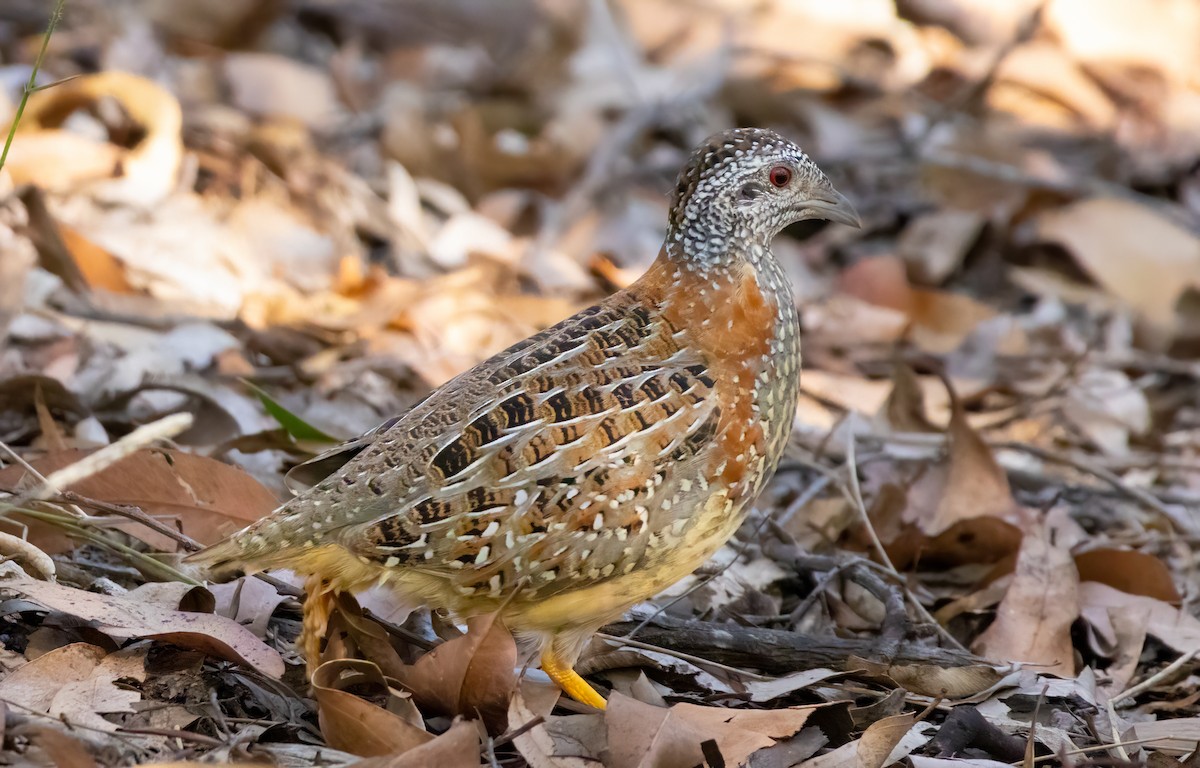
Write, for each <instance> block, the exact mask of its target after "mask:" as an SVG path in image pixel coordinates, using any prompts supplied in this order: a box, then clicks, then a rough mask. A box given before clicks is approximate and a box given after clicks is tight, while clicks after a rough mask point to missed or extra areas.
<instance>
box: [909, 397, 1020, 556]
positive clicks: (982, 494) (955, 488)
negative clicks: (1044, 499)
mask: <svg viewBox="0 0 1200 768" xmlns="http://www.w3.org/2000/svg"><path fill="white" fill-rule="evenodd" d="M946 453H947V454H948V456H949V461H948V463H946V464H944V465H941V467H944V475H942V477H941V478H938V475H941V472H939V471H935V472H932V473H930V474H929V475H927V477H929V478H931V479H930V480H929V481H927V482H932V483H935V484H939V483H940V485H941V487H940V493H939V494H936V503H935V504H936V505H935V506H934V507H933V509H932V510H929V509H925V510H922V509H919V508H914V507H910V508H909V510H908V511H907V512H906V514H905V519H906V520H908V521H910V522H915V523H917V524H918V525H919V526H921V529H922V530H924V531H925V532H926V533H927V534H930V535H935V534H939V533H942V532H943V531H946V530H947V529H949V528H950V527H951V526H952V525H954V524H955V523H958V522H960V521H963V520H969V519H972V518H976V517H994V518H997V519H1000V520H1005V519H1008V518H1010V517H1011V516H1012V514H1013V513H1014V511H1015V509H1016V503H1015V502H1014V501H1013V498H1012V491H1011V490H1010V489H1009V487H1008V476H1007V475H1006V474H1005V472H1004V469H1003V468H1002V467H1001V466H1000V464H999V463H998V462H997V461H996V457H995V456H994V455H993V454H992V449H991V448H990V447H988V444H987V443H985V442H984V441H983V438H981V437H980V436H979V433H977V432H976V431H975V430H974V429H972V428H971V425H970V424H968V423H967V419H966V416H965V415H964V414H963V411H962V407H961V405H956V406H955V407H954V408H953V410H952V412H951V415H950V426H949V429H948V430H947V431H946ZM941 467H939V468H937V469H941ZM914 493H915V491H914ZM910 500H911V499H910Z"/></svg>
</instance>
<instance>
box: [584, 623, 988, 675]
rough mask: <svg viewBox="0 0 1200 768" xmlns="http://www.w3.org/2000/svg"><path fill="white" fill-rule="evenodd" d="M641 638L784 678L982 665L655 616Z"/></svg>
mask: <svg viewBox="0 0 1200 768" xmlns="http://www.w3.org/2000/svg"><path fill="white" fill-rule="evenodd" d="M637 626H638V624H637V622H634V621H622V622H618V623H615V624H609V625H608V626H607V627H604V628H603V630H602V631H603V632H606V633H608V634H610V635H616V636H622V635H625V634H626V633H628V632H629V631H630V630H631V629H633V628H635V627H637ZM641 634H642V636H643V637H642V639H643V640H644V641H645V642H649V643H652V644H654V645H657V646H659V647H661V648H669V649H671V650H672V651H678V652H682V653H691V654H695V655H701V654H702V658H704V659H707V660H708V661H710V662H712V661H719V662H720V663H722V664H726V665H728V666H732V667H735V668H738V669H746V668H749V669H756V670H759V671H761V672H762V673H763V674H768V675H785V674H788V673H790V672H795V671H796V670H798V669H812V668H814V667H830V668H831V669H839V668H845V666H846V662H847V660H848V659H849V658H850V657H851V656H854V657H857V658H863V659H868V660H877V661H879V662H880V663H882V664H891V665H896V664H900V665H910V664H933V665H936V666H941V667H947V668H949V667H966V666H974V665H978V664H982V663H984V662H982V661H981V660H980V659H979V658H978V657H976V656H974V655H972V654H970V653H968V652H965V651H959V650H956V649H951V648H939V647H936V646H925V645H918V644H916V643H900V645H899V647H898V648H888V649H887V652H886V653H884V652H882V651H881V649H880V644H879V641H878V640H875V639H867V638H843V637H833V636H828V635H823V636H820V637H813V636H809V635H805V634H802V633H799V632H792V631H790V630H784V629H766V628H762V627H744V626H738V625H732V624H718V623H715V622H710V621H688V622H681V621H676V620H669V619H667V618H666V617H660V618H659V619H658V620H657V621H656V622H655V623H653V624H649V625H647V626H645V627H643V628H641Z"/></svg>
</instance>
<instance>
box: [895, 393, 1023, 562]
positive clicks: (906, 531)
mask: <svg viewBox="0 0 1200 768" xmlns="http://www.w3.org/2000/svg"><path fill="white" fill-rule="evenodd" d="M946 438H947V440H946V454H945V458H942V459H939V460H938V461H937V462H936V463H935V464H934V465H933V466H931V467H930V468H929V469H928V470H927V471H925V472H923V473H922V474H921V475H920V476H919V477H918V479H917V480H916V482H914V483H913V484H912V485H911V487H909V488H908V490H907V492H906V493H903V496H902V497H901V496H900V495H899V494H900V491H899V490H897V492H896V494H894V495H893V497H891V498H884V497H882V495H881V501H879V502H877V503H876V505H875V509H873V510H872V518H873V519H875V520H876V529H877V531H879V533H880V536H881V537H883V538H884V544H885V546H886V548H887V552H888V556H889V557H890V558H891V559H892V561H893V563H895V564H896V566H897V567H899V568H905V567H909V566H910V565H911V564H913V563H915V562H918V561H920V562H921V563H924V564H926V565H933V566H939V567H949V566H954V565H961V564H964V563H981V562H982V563H994V562H998V561H1001V560H1003V559H1004V558H1005V557H1008V556H1009V555H1011V554H1012V553H1014V552H1015V551H1016V549H1017V546H1018V545H1019V543H1020V541H1021V531H1020V529H1019V528H1018V527H1017V526H1016V525H1014V521H1015V520H1016V514H1017V509H1018V508H1017V504H1016V502H1015V501H1014V500H1013V496H1012V491H1011V489H1010V488H1009V484H1008V476H1007V475H1006V474H1005V472H1004V469H1003V468H1002V467H1001V466H1000V464H999V462H997V461H996V457H995V455H994V454H993V453H992V449H991V447H990V446H988V444H987V443H986V442H985V441H984V440H983V438H982V437H981V436H980V435H979V433H978V432H976V431H975V429H974V428H972V427H971V425H970V424H969V423H968V421H967V418H966V415H965V414H964V413H963V410H962V406H961V404H960V403H958V401H957V400H956V399H954V400H952V405H951V413H950V424H949V427H948V429H947V432H946ZM897 511H898V516H899V521H898V523H897V522H895V520H896V517H895V515H896V513H897Z"/></svg>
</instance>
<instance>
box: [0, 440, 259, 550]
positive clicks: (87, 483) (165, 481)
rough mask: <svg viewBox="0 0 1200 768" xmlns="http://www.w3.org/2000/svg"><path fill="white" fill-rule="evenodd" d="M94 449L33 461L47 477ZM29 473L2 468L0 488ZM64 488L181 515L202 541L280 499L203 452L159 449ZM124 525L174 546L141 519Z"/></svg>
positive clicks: (164, 515) (13, 487)
mask: <svg viewBox="0 0 1200 768" xmlns="http://www.w3.org/2000/svg"><path fill="white" fill-rule="evenodd" d="M89 453H90V451H83V450H70V451H63V452H60V453H54V454H49V455H47V456H43V457H42V458H40V459H36V460H34V461H31V462H30V464H31V465H32V466H33V467H34V469H36V470H38V471H39V472H41V473H42V475H43V476H45V475H49V474H51V473H53V472H56V471H57V470H59V469H62V468H63V467H66V466H68V465H70V464H74V463H75V462H77V461H79V460H80V459H82V458H83V457H84V456H87V455H88V454H89ZM26 475H27V473H26V472H25V470H24V469H22V468H21V467H19V466H16V465H13V466H10V467H5V468H4V469H0V490H6V491H9V492H15V491H18V490H19V489H20V488H22V487H24V485H23V484H24V483H28V482H30V480H31V478H27V477H26ZM64 490H70V491H74V492H75V493H78V494H79V495H81V496H86V497H87V498H90V499H96V500H97V501H104V502H108V503H110V504H121V505H125V506H132V507H138V508H139V509H141V510H142V511H143V512H145V513H146V514H148V515H151V516H153V517H157V518H159V519H160V520H163V519H166V520H167V522H168V523H170V521H172V520H177V521H178V523H179V525H180V527H181V528H182V530H183V532H184V533H186V534H187V535H189V536H191V537H192V538H193V539H196V540H197V541H199V542H200V543H202V544H212V543H214V542H216V541H219V540H220V539H221V538H222V537H224V536H226V535H228V534H230V533H232V532H233V531H235V530H237V529H239V528H241V527H243V526H245V525H247V524H248V523H251V522H254V521H255V520H257V519H258V518H260V517H262V516H263V515H265V514H267V513H268V512H270V511H271V510H272V509H274V508H275V507H276V506H277V505H278V503H279V502H278V500H277V499H276V498H275V496H274V494H272V493H271V492H270V491H268V490H267V489H266V488H265V487H264V486H263V485H262V483H260V482H258V481H257V480H255V479H254V478H253V477H251V476H250V475H249V474H247V473H246V472H245V471H243V470H241V469H239V468H237V467H234V466H232V465H230V464H225V463H223V462H220V461H216V460H215V459H209V458H206V457H204V456H196V455H194V454H190V453H184V452H182V451H170V450H164V449H158V448H155V449H148V450H143V451H139V452H138V453H135V454H133V455H131V456H128V457H126V458H124V459H122V460H121V461H118V462H117V463H115V464H113V465H111V466H109V467H107V468H106V469H104V470H103V471H101V472H99V473H97V474H95V475H92V476H91V477H88V478H85V479H83V480H80V481H79V482H78V483H75V484H73V485H72V486H70V488H66V489H64ZM31 527H32V526H31ZM119 527H120V528H121V529H122V530H124V531H126V532H127V533H129V534H131V535H133V536H137V537H139V538H143V539H146V540H147V542H148V543H150V544H152V545H158V546H163V547H166V546H171V547H174V546H175V544H174V542H169V540H165V539H164V537H162V536H161V535H160V534H157V533H154V532H152V531H150V530H148V529H147V528H145V527H143V526H142V525H139V524H137V523H132V522H131V523H128V524H125V523H122V524H120V526H119ZM35 530H37V531H41V530H43V529H42V528H35ZM52 551H54V552H57V551H60V550H59V549H52Z"/></svg>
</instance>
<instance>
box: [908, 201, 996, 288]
mask: <svg viewBox="0 0 1200 768" xmlns="http://www.w3.org/2000/svg"><path fill="white" fill-rule="evenodd" d="M983 224H984V218H983V216H981V215H980V214H979V213H977V212H975V211H956V210H954V209H952V208H949V209H944V210H940V211H934V212H932V213H927V214H925V215H923V216H918V217H917V218H915V219H913V220H912V221H910V222H909V223H908V226H907V227H905V228H904V231H903V232H901V233H900V237H899V239H897V241H896V250H897V252H898V253H899V254H900V257H901V258H903V259H904V261H905V263H906V264H907V265H908V270H909V272H910V273H911V274H912V276H913V278H915V279H916V280H917V281H919V282H921V283H924V284H925V285H941V284H942V282H943V281H945V280H946V278H948V277H949V276H950V274H951V273H952V272H954V271H955V270H956V269H958V268H959V266H960V265H961V264H962V260H963V257H964V256H966V255H967V249H969V248H970V247H971V244H972V243H974V242H975V240H976V239H977V238H978V237H979V233H980V231H981V230H982V229H983Z"/></svg>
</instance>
